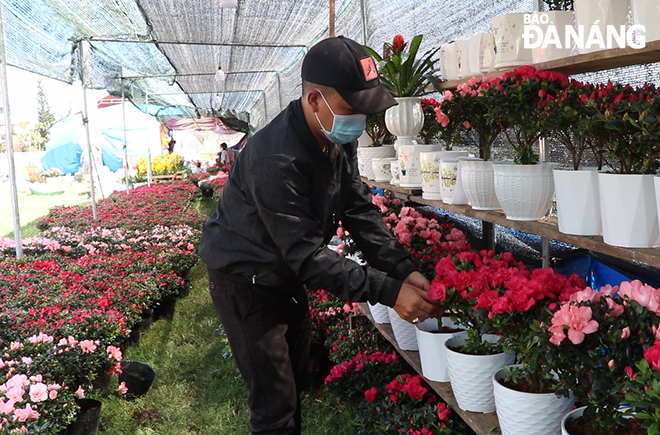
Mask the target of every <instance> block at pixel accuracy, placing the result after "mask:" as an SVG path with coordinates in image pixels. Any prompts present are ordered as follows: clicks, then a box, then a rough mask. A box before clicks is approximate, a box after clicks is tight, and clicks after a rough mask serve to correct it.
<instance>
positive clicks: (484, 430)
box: [360, 303, 499, 435]
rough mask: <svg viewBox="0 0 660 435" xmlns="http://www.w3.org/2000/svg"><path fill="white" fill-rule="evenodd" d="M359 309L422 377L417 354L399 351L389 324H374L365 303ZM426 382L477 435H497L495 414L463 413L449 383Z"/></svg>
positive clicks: (497, 424) (497, 426) (497, 427)
mask: <svg viewBox="0 0 660 435" xmlns="http://www.w3.org/2000/svg"><path fill="white" fill-rule="evenodd" d="M360 309H361V310H362V312H363V313H364V315H365V316H366V317H367V318H368V319H369V320H370V321H371V322H372V323H373V324H374V325H375V326H376V328H377V329H378V331H379V332H380V333H381V334H382V335H383V337H385V338H386V339H387V341H389V342H390V343H392V345H393V346H394V347H395V348H396V350H397V352H398V353H399V355H401V356H402V357H403V359H405V360H406V361H407V362H408V364H410V365H411V366H412V368H413V369H414V370H415V371H416V372H417V373H419V374H420V375H422V366H421V364H420V362H419V352H411V351H406V350H401V348H400V347H399V345H398V344H397V342H396V339H395V338H394V334H393V333H392V327H391V326H390V325H389V324H381V323H376V322H375V321H374V319H373V317H372V316H371V312H370V311H369V306H368V305H367V304H366V303H362V304H360ZM426 382H427V383H428V384H429V386H430V387H431V388H433V390H434V391H435V392H436V393H437V394H438V395H439V396H440V397H442V399H443V400H444V401H445V402H447V404H448V405H450V406H451V408H452V410H453V411H454V412H456V414H457V415H459V416H460V417H461V418H462V419H463V420H464V421H465V422H466V423H467V424H468V426H470V427H471V428H472V430H474V431H475V432H476V433H477V435H488V434H491V433H499V423H498V421H497V415H496V414H495V413H490V414H480V413H476V412H468V411H463V410H462V409H460V408H459V407H458V404H457V403H456V399H455V398H454V393H453V392H452V389H451V384H450V383H449V382H434V381H429V380H428V379H426Z"/></svg>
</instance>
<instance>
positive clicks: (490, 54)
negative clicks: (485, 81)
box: [479, 33, 496, 74]
mask: <svg viewBox="0 0 660 435" xmlns="http://www.w3.org/2000/svg"><path fill="white" fill-rule="evenodd" d="M495 55H496V53H495V36H494V35H493V34H492V33H484V34H483V36H482V37H481V46H480V49H479V70H480V71H481V73H482V74H485V73H488V72H492V71H495Z"/></svg>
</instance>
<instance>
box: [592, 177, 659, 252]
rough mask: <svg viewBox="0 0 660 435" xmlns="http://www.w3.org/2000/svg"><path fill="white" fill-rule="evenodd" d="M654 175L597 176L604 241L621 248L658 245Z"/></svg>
mask: <svg viewBox="0 0 660 435" xmlns="http://www.w3.org/2000/svg"><path fill="white" fill-rule="evenodd" d="M653 179H654V176H653V175H629V174H603V173H599V174H598V186H599V190H600V215H601V219H602V221H603V241H604V242H605V243H607V244H608V245H613V246H620V247H624V248H652V247H656V246H660V230H659V228H660V227H659V226H658V208H657V206H656V194H655V188H654V186H653V182H654V181H653Z"/></svg>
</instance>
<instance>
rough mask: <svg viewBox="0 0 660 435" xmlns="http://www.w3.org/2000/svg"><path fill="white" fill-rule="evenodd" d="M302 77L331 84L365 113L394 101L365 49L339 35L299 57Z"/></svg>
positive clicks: (393, 103)
mask: <svg viewBox="0 0 660 435" xmlns="http://www.w3.org/2000/svg"><path fill="white" fill-rule="evenodd" d="M302 79H303V80H305V81H308V82H311V83H315V84H317V85H323V86H329V87H331V88H334V89H335V90H336V91H337V92H338V93H339V95H341V96H342V98H343V99H344V100H346V102H347V103H348V104H349V105H350V106H351V107H352V108H353V109H354V110H356V111H357V112H360V113H363V114H365V115H375V114H376V113H379V112H382V111H383V110H385V109H388V108H390V107H392V106H394V105H396V104H398V103H397V102H396V100H395V99H394V98H393V97H392V95H390V93H389V92H387V89H385V88H384V87H383V85H381V83H380V80H379V79H378V69H377V68H376V62H374V59H373V58H372V57H371V55H370V54H369V52H368V51H367V50H366V49H365V48H364V47H363V46H362V45H360V44H358V43H357V42H355V41H353V40H352V39H349V38H344V37H343V36H338V37H335V38H328V39H324V40H322V41H320V42H318V43H317V44H316V45H314V46H313V47H312V48H310V50H309V52H308V53H307V55H306V56H305V59H304V60H303V65H302Z"/></svg>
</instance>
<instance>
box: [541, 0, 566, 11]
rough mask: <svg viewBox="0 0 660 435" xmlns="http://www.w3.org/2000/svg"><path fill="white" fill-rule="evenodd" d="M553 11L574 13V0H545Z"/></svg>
mask: <svg viewBox="0 0 660 435" xmlns="http://www.w3.org/2000/svg"><path fill="white" fill-rule="evenodd" d="M543 2H544V3H545V4H547V5H548V8H549V9H550V10H551V11H572V10H573V0H543Z"/></svg>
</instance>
